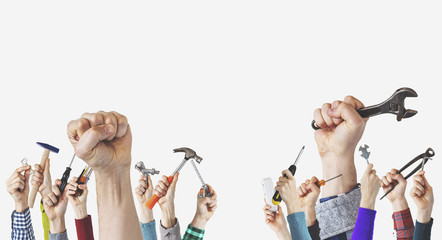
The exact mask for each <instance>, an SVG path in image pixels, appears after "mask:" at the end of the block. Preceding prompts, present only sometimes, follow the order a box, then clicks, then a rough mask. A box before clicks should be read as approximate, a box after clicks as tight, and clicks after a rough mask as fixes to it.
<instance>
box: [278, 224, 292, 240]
mask: <svg viewBox="0 0 442 240" xmlns="http://www.w3.org/2000/svg"><path fill="white" fill-rule="evenodd" d="M275 233H276V237H277V238H278V239H279V240H291V239H292V236H291V235H290V231H289V229H288V228H287V226H285V227H283V229H282V230H281V231H279V232H275Z"/></svg>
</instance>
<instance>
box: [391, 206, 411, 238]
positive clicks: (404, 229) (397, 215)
mask: <svg viewBox="0 0 442 240" xmlns="http://www.w3.org/2000/svg"><path fill="white" fill-rule="evenodd" d="M393 220H394V230H396V236H397V239H398V240H413V233H414V223H413V218H411V212H410V209H409V208H407V209H405V210H402V211H398V212H394V213H393Z"/></svg>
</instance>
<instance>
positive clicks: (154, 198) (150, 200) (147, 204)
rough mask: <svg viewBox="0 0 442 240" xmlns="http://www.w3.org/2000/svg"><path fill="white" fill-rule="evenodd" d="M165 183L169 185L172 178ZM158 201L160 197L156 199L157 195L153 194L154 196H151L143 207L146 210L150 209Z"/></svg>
mask: <svg viewBox="0 0 442 240" xmlns="http://www.w3.org/2000/svg"><path fill="white" fill-rule="evenodd" d="M167 181H168V182H169V183H172V181H173V176H169V177H168V178H167ZM158 200H160V197H158V195H156V194H154V195H153V196H152V197H151V198H150V199H149V200H148V201H147V202H146V204H145V206H146V207H147V208H149V209H152V208H153V207H154V206H155V204H157V202H158Z"/></svg>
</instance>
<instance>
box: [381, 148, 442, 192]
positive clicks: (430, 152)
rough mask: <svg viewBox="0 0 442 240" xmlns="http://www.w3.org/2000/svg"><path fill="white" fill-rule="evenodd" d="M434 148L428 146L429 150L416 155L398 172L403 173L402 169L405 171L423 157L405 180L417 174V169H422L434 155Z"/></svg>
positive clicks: (396, 183)
mask: <svg viewBox="0 0 442 240" xmlns="http://www.w3.org/2000/svg"><path fill="white" fill-rule="evenodd" d="M434 154H435V153H434V150H433V149H432V148H428V149H427V151H425V152H424V153H422V154H420V155H419V156H417V157H415V158H414V159H413V160H411V161H409V162H408V163H407V164H405V166H403V167H402V168H401V169H399V171H397V172H396V173H397V174H400V173H402V171H404V170H405V169H407V168H408V167H409V166H411V165H412V164H413V163H415V162H417V161H419V160H420V159H422V164H421V165H419V166H417V167H416V168H415V169H413V171H411V172H410V173H409V174H408V175H407V176H405V177H404V179H405V180H407V179H408V178H409V177H411V176H412V175H413V174H415V173H416V172H417V171H419V169H422V167H423V166H424V165H425V164H426V163H427V162H428V160H430V158H431V157H434ZM396 185H398V182H395V183H394V184H393V187H392V188H391V189H390V190H388V191H387V192H386V193H385V194H384V196H382V197H381V199H380V200H382V199H383V198H384V197H385V196H387V195H388V194H389V193H390V192H391V191H393V189H394V188H395V187H396Z"/></svg>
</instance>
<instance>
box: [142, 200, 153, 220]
mask: <svg viewBox="0 0 442 240" xmlns="http://www.w3.org/2000/svg"><path fill="white" fill-rule="evenodd" d="M139 208H140V222H141V223H150V222H153V221H154V220H155V219H154V217H153V211H152V210H150V209H149V208H147V207H146V206H144V204H140V205H139Z"/></svg>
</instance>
